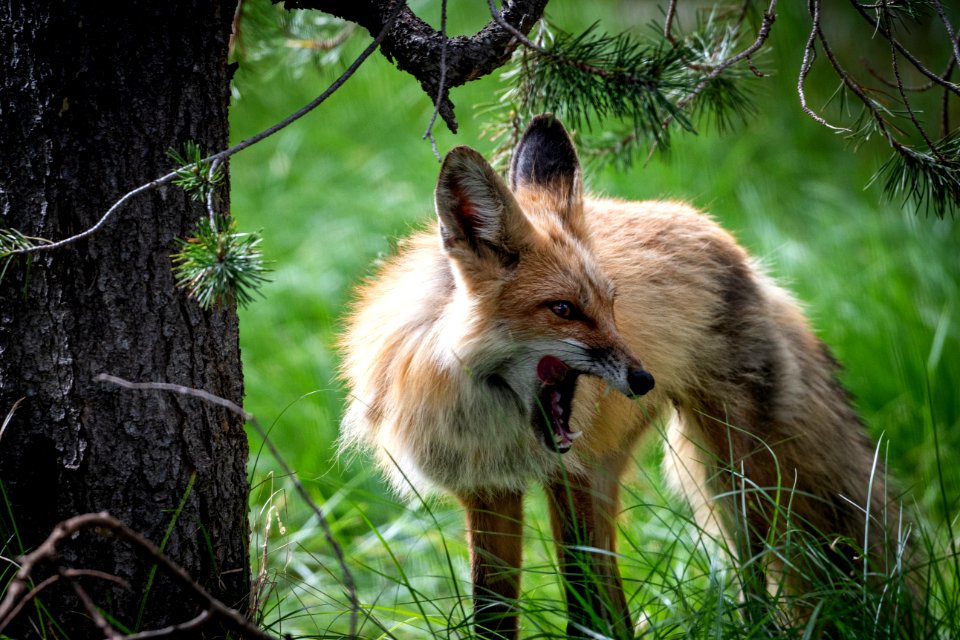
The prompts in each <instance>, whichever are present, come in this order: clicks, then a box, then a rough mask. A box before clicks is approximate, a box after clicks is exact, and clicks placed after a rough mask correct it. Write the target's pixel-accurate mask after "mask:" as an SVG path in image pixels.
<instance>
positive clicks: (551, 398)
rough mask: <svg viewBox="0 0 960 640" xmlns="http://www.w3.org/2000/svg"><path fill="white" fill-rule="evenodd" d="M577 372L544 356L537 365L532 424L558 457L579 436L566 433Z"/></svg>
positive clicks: (576, 432) (555, 359)
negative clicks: (537, 387)
mask: <svg viewBox="0 0 960 640" xmlns="http://www.w3.org/2000/svg"><path fill="white" fill-rule="evenodd" d="M579 376H580V372H579V371H575V370H574V369H571V368H570V367H569V366H568V365H567V363H565V362H564V361H563V360H561V359H560V358H556V357H554V356H544V357H543V358H540V362H538V363H537V378H538V379H539V380H540V391H539V392H538V393H537V404H536V406H535V407H534V409H533V423H534V425H535V426H536V427H537V428H538V429H539V430H540V434H541V436H542V437H543V442H544V444H546V445H547V447H550V448H551V449H554V450H556V451H558V452H559V453H566V452H567V451H569V450H570V447H572V446H573V441H574V440H576V439H577V438H579V437H580V436H581V435H583V434H582V432H580V431H571V430H570V403H571V401H572V400H573V392H574V391H575V390H576V387H577V378H578V377H579Z"/></svg>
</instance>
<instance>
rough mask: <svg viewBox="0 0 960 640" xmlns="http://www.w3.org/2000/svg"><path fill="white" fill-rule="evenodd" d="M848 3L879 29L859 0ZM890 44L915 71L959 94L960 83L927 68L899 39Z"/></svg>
mask: <svg viewBox="0 0 960 640" xmlns="http://www.w3.org/2000/svg"><path fill="white" fill-rule="evenodd" d="M850 4H852V5H853V6H854V8H855V9H856V10H857V11H858V12H859V13H860V15H861V16H863V19H864V20H866V21H867V22H868V23H869V24H870V26H871V27H873V29H875V30H879V29H880V25H879V23H878V21H877V20H875V19H874V18H873V17H872V16H871V15H870V14H869V13H867V10H866V8H864V7H863V6H862V5H861V4H860V3H859V2H857V0H850ZM892 44H893V46H895V47H896V49H897V51H898V52H899V53H900V54H901V55H902V56H903V57H904V58H906V59H907V60H909V61H910V64H912V65H913V66H914V67H915V68H916V70H917V71H919V72H920V73H922V74H923V75H925V76H926V77H927V78H928V79H930V80H932V81H933V82H934V83H936V84H938V85H940V86H941V87H943V88H944V89H946V90H947V91H950V92H951V93H954V94H956V95H958V96H960V85H957V84H954V83H952V82H950V81H949V80H946V79H945V78H941V77H940V76H938V75H937V74H935V73H934V72H933V71H931V70H930V69H928V68H927V67H926V66H925V65H924V64H923V63H922V62H920V60H919V59H917V57H916V56H915V55H913V53H911V52H910V51H909V50H908V49H907V48H906V47H904V46H903V45H902V44H900V42H899V41H896V40H894V41H893V42H892Z"/></svg>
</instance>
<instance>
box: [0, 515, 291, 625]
mask: <svg viewBox="0 0 960 640" xmlns="http://www.w3.org/2000/svg"><path fill="white" fill-rule="evenodd" d="M91 528H94V529H97V530H99V531H100V532H101V533H106V534H109V535H111V536H113V537H114V538H117V539H118V540H124V541H126V542H129V543H131V544H132V545H133V546H134V548H135V549H138V550H140V551H142V552H144V553H146V554H147V555H148V556H149V557H150V558H151V559H152V560H153V561H154V562H156V563H157V564H159V565H161V566H162V567H163V568H164V569H165V570H166V571H167V572H168V573H169V574H170V575H172V576H173V577H174V578H176V579H177V580H178V581H179V582H181V583H182V584H183V585H184V586H185V587H187V588H188V589H189V590H190V591H192V592H193V593H194V594H195V595H196V596H197V597H198V598H199V599H200V600H202V601H203V603H204V604H205V605H206V608H207V610H208V611H209V612H210V614H211V615H212V616H216V617H217V618H219V619H221V620H222V621H223V622H224V624H226V625H228V626H230V627H232V628H233V629H235V630H236V631H238V632H239V633H241V634H242V635H243V636H244V637H249V638H256V639H258V640H276V639H275V638H274V637H273V636H271V635H269V634H267V633H265V632H264V631H263V630H261V629H260V628H258V627H257V626H256V625H255V624H253V623H252V622H250V621H249V620H247V619H246V617H244V615H243V614H241V613H240V612H239V611H237V610H236V609H232V608H230V607H228V606H227V605H225V604H223V603H222V602H220V601H219V600H217V599H216V598H214V597H213V596H211V595H210V594H209V593H208V592H207V591H206V590H205V589H204V588H203V587H202V586H200V585H199V584H197V582H196V581H195V580H194V579H193V578H191V577H190V575H189V574H188V573H187V572H186V571H185V570H184V569H183V567H181V566H180V565H178V564H176V563H175V562H173V561H172V560H171V559H170V558H168V557H167V556H166V554H164V553H163V552H162V551H161V550H160V549H159V547H157V546H156V545H155V544H153V543H152V542H150V541H149V540H147V539H146V538H144V537H143V536H142V535H140V534H139V533H137V532H136V531H134V530H133V529H131V528H130V527H128V526H127V525H125V524H124V523H122V522H121V521H119V520H117V519H116V518H114V517H113V516H111V515H110V514H108V513H106V512H102V513H85V514H83V515H79V516H74V517H72V518H68V519H67V520H64V521H62V522H60V523H58V524H57V526H56V527H54V529H53V531H52V532H51V533H50V535H49V536H47V539H46V540H44V541H43V542H42V543H41V544H40V546H38V547H37V548H36V549H34V550H33V551H32V552H30V553H28V554H26V555H25V556H23V557H22V558H21V560H20V570H19V571H17V574H16V575H15V576H14V578H13V580H12V581H10V583H9V584H8V585H7V591H6V594H5V595H4V598H3V600H2V601H0V632H2V631H3V629H5V628H6V626H7V625H8V624H9V623H10V622H11V621H12V620H13V618H14V617H15V616H16V614H17V613H18V612H19V611H20V608H21V607H22V606H23V602H24V601H26V600H27V599H28V598H29V597H31V596H32V594H34V593H35V592H36V591H37V590H38V589H37V588H35V589H34V590H33V591H31V592H29V593H27V581H28V580H29V579H30V578H31V576H32V573H33V570H34V568H35V567H36V566H37V565H38V564H39V563H40V562H42V561H44V560H50V559H52V558H55V557H56V556H57V555H58V552H57V546H58V545H59V544H60V543H61V542H63V541H65V540H68V539H70V538H71V537H73V534H75V533H76V532H78V531H81V530H84V529H91ZM56 577H57V576H51V577H50V578H48V579H47V580H44V582H43V583H42V584H44V586H47V585H48V584H51V583H52V582H49V581H50V580H51V578H53V579H55V578H56ZM38 586H39V585H38ZM81 599H82V598H81Z"/></svg>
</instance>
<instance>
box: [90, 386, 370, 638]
mask: <svg viewBox="0 0 960 640" xmlns="http://www.w3.org/2000/svg"><path fill="white" fill-rule="evenodd" d="M95 380H97V381H98V382H110V383H112V384H115V385H117V386H120V387H123V388H125V389H135V390H140V391H169V392H172V393H179V394H181V395H186V396H191V397H194V398H199V399H201V400H204V401H206V402H209V403H211V404H215V405H217V406H220V407H223V408H225V409H227V410H228V411H230V412H232V413H234V414H236V415H238V416H241V417H242V418H243V419H244V420H245V421H246V422H247V423H249V424H250V425H251V426H252V427H253V428H254V429H255V430H256V431H257V434H258V435H259V436H260V438H261V439H262V440H263V442H264V443H265V444H266V445H267V448H268V449H270V453H271V454H273V457H274V459H275V460H276V461H277V462H278V463H279V464H280V466H281V468H282V469H283V471H284V473H285V474H286V475H287V476H289V477H290V479H291V481H292V482H293V485H294V488H296V490H297V493H298V494H300V497H301V498H303V500H304V501H305V502H306V503H307V505H308V506H309V507H310V508H311V509H312V510H313V512H314V514H316V516H317V518H318V520H319V522H320V528H321V529H322V530H323V536H324V538H325V539H326V541H327V544H329V545H330V548H331V549H332V550H333V554H334V557H335V558H336V560H337V563H338V565H339V566H340V571H341V573H342V575H343V583H344V588H345V589H346V590H347V597H348V598H349V600H350V635H349V636H348V637H350V638H356V637H357V617H358V614H359V611H360V608H361V607H360V600H359V599H358V598H357V588H356V583H355V582H354V580H353V574H352V573H351V571H350V567H349V566H347V560H346V556H344V553H343V548H342V547H341V546H340V544H339V543H338V542H337V541H336V539H335V538H334V536H333V531H332V530H331V529H330V524H329V523H328V522H327V518H326V516H325V515H324V513H323V510H322V509H321V508H320V507H319V506H318V505H317V503H316V502H314V500H313V498H312V497H311V496H310V494H309V493H308V492H307V490H306V488H305V487H304V486H303V484H302V483H301V482H300V479H299V478H298V477H297V474H296V473H295V472H294V471H293V469H291V468H290V466H289V465H288V464H287V462H286V460H284V458H283V456H282V455H281V454H280V452H279V451H278V450H277V448H276V447H275V446H274V445H273V442H272V441H271V440H270V438H268V437H267V432H266V430H265V429H264V428H263V425H261V424H260V422H259V421H258V420H257V418H256V416H254V415H253V414H252V413H249V412H247V411H245V410H244V409H243V407H240V406H239V405H237V404H235V403H234V402H231V401H230V400H227V399H226V398H221V397H220V396H217V395H214V394H212V393H209V392H207V391H204V390H202V389H194V388H192V387H185V386H182V385H179V384H172V383H169V382H130V381H129V380H124V379H123V378H118V377H116V376H112V375H109V374H106V373H101V374H99V375H98V376H97V377H96V378H95Z"/></svg>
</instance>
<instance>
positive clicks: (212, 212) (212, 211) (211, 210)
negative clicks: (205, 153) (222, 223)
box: [207, 158, 220, 231]
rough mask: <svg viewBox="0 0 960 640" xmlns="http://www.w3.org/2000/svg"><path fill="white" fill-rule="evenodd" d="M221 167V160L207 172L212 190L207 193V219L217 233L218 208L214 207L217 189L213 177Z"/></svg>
mask: <svg viewBox="0 0 960 640" xmlns="http://www.w3.org/2000/svg"><path fill="white" fill-rule="evenodd" d="M219 166H220V159H219V158H218V159H216V160H214V161H213V162H211V163H210V169H209V170H208V171H207V180H208V181H209V184H210V190H209V191H207V217H209V218H210V229H211V230H213V231H216V229H217V213H216V208H215V207H214V206H213V204H214V203H213V198H214V192H215V191H216V189H215V188H214V184H213V176H214V175H216V172H217V167H219Z"/></svg>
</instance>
